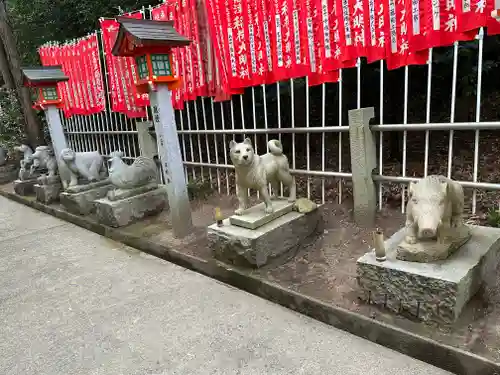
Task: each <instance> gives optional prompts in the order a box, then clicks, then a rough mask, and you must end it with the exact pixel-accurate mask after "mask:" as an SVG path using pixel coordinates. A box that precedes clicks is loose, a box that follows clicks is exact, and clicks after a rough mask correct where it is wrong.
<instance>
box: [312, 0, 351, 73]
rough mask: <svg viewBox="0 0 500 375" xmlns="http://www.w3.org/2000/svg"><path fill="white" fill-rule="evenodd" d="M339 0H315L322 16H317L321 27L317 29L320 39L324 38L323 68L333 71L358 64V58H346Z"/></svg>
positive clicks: (326, 70)
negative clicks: (338, 6)
mask: <svg viewBox="0 0 500 375" xmlns="http://www.w3.org/2000/svg"><path fill="white" fill-rule="evenodd" d="M337 1H340V0H314V3H315V6H316V8H317V9H318V12H319V10H320V9H321V16H320V17H319V18H316V21H315V22H317V25H318V27H319V29H318V30H316V33H317V38H318V40H322V44H323V46H324V52H323V53H322V57H321V59H322V61H323V70H324V71H325V72H331V71H334V70H338V69H341V68H350V67H353V66H355V65H356V59H352V60H346V57H345V56H346V45H345V43H343V42H342V40H341V38H340V34H341V30H342V31H343V30H344V27H342V25H343V22H344V21H343V18H342V17H341V16H340V17H339V16H338V14H339V13H338V8H337Z"/></svg>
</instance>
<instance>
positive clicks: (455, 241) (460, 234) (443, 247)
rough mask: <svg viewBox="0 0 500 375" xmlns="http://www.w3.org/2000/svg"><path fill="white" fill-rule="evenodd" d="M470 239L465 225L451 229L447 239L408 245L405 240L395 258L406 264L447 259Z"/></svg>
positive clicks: (398, 248) (468, 230) (422, 241)
mask: <svg viewBox="0 0 500 375" xmlns="http://www.w3.org/2000/svg"><path fill="white" fill-rule="evenodd" d="M470 237H471V234H470V229H469V227H468V226H467V225H465V224H464V225H461V226H460V227H458V228H451V229H450V233H449V237H447V238H445V239H444V240H441V241H439V240H430V241H425V240H421V241H418V242H417V243H415V244H409V243H408V242H406V240H405V239H403V241H401V243H400V244H399V245H398V247H397V252H396V254H397V255H396V258H397V259H399V260H405V261H408V262H421V263H431V262H435V261H437V260H443V259H448V258H449V257H450V256H451V255H452V254H453V253H454V252H455V251H457V250H458V249H460V248H461V247H462V246H463V245H464V244H465V243H466V242H467V241H468V240H469V239H470Z"/></svg>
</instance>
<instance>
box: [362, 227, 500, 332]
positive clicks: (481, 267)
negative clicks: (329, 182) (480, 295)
mask: <svg viewBox="0 0 500 375" xmlns="http://www.w3.org/2000/svg"><path fill="white" fill-rule="evenodd" d="M470 233H471V237H470V239H469V240H468V241H467V242H466V243H465V244H464V245H463V246H461V247H460V248H459V249H458V250H457V251H455V253H454V254H453V255H451V256H450V257H449V258H447V259H445V260H438V261H435V262H432V263H416V262H407V261H403V260H399V259H397V258H396V257H397V248H398V245H399V244H400V243H401V241H402V240H403V238H404V236H405V229H404V228H403V229H401V230H400V231H398V232H397V233H396V234H394V235H393V236H392V237H391V238H389V239H388V240H387V241H385V248H386V258H387V260H385V261H382V262H380V261H377V260H376V259H375V252H374V251H372V252H369V253H366V254H365V255H364V256H362V257H361V258H359V259H358V261H357V278H358V285H359V287H360V289H361V298H362V299H363V300H365V301H367V302H370V303H373V304H379V305H384V306H386V307H387V308H388V309H390V310H393V311H395V312H399V311H401V310H406V311H407V312H409V313H410V314H412V315H413V316H415V317H417V318H418V319H420V320H424V321H436V322H439V323H452V322H454V321H455V320H456V319H457V318H458V317H459V316H460V313H461V311H462V310H463V308H464V307H465V305H466V304H467V302H468V301H469V300H470V299H471V298H472V297H473V296H474V294H475V293H476V292H477V291H478V290H479V287H480V286H481V284H482V283H483V282H484V280H485V279H486V278H487V277H488V275H489V274H490V273H491V272H495V269H496V266H497V265H498V264H499V262H500V229H497V228H489V227H479V226H475V227H474V226H473V227H470Z"/></svg>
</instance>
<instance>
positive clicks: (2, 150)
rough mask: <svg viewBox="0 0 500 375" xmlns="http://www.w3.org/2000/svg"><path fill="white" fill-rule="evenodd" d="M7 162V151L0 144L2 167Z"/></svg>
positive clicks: (0, 164) (0, 162)
mask: <svg viewBox="0 0 500 375" xmlns="http://www.w3.org/2000/svg"><path fill="white" fill-rule="evenodd" d="M6 163H7V151H6V150H5V148H4V147H3V146H1V145H0V167H1V166H2V165H5V164H6Z"/></svg>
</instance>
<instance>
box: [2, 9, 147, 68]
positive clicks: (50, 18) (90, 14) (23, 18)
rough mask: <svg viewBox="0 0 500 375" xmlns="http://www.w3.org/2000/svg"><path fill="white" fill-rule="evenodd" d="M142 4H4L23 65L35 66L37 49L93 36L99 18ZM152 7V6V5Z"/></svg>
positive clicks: (112, 15)
mask: <svg viewBox="0 0 500 375" xmlns="http://www.w3.org/2000/svg"><path fill="white" fill-rule="evenodd" d="M148 5H149V1H146V0H85V1H82V0H7V7H8V11H9V17H10V19H11V22H12V26H13V28H14V32H15V34H16V37H17V41H18V46H19V50H20V54H21V57H22V59H23V62H24V63H25V64H38V63H39V58H38V53H37V48H38V47H39V46H40V45H42V44H43V43H45V42H47V41H60V42H63V41H66V40H71V39H75V38H79V37H82V36H85V35H87V34H88V33H91V32H93V31H94V30H95V29H96V28H97V27H98V21H99V18H100V17H114V16H116V15H117V14H119V13H120V9H121V10H123V11H124V12H128V11H132V10H137V9H141V7H142V6H148ZM152 5H155V4H154V3H153V4H152Z"/></svg>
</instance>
